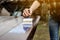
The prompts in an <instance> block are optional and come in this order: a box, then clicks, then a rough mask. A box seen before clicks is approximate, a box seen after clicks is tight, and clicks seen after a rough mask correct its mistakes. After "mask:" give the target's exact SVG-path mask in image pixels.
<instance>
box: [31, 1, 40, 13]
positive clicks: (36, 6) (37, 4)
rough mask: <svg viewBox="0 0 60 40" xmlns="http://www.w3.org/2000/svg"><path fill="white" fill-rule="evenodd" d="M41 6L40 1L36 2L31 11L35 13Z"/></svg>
mask: <svg viewBox="0 0 60 40" xmlns="http://www.w3.org/2000/svg"><path fill="white" fill-rule="evenodd" d="M39 6H40V3H39V2H38V1H34V2H33V4H32V6H31V7H30V10H31V11H32V12H33V11H34V10H36V9H37V8H38V7H39Z"/></svg>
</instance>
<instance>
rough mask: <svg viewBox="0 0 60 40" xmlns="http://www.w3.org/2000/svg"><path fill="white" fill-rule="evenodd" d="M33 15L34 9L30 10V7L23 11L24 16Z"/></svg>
mask: <svg viewBox="0 0 60 40" xmlns="http://www.w3.org/2000/svg"><path fill="white" fill-rule="evenodd" d="M31 15H32V11H31V10H29V9H28V8H26V9H24V11H23V17H29V16H31Z"/></svg>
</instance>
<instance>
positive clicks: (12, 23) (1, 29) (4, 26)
mask: <svg viewBox="0 0 60 40" xmlns="http://www.w3.org/2000/svg"><path fill="white" fill-rule="evenodd" d="M2 19H5V18H3V17H2ZM20 23H22V17H19V18H16V19H15V18H13V19H11V20H7V21H2V22H1V23H0V36H2V35H3V34H5V33H7V32H8V31H9V30H11V29H12V28H14V27H16V26H17V25H19V24H20Z"/></svg>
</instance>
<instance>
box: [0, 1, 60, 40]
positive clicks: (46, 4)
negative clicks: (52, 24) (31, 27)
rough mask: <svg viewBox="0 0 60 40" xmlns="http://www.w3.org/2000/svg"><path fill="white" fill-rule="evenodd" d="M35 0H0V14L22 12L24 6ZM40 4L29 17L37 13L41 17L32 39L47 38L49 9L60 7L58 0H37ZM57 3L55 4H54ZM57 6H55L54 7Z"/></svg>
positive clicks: (8, 14)
mask: <svg viewBox="0 0 60 40" xmlns="http://www.w3.org/2000/svg"><path fill="white" fill-rule="evenodd" d="M34 1H35V0H1V1H0V16H13V14H14V12H15V11H21V12H23V10H24V8H29V7H30V6H31V5H32V3H33V2H34ZM38 1H39V2H40V3H41V6H40V7H39V8H38V9H37V10H35V11H34V13H33V14H32V16H31V17H33V18H35V17H36V16H37V15H39V16H40V17H41V19H40V22H39V23H38V26H37V28H36V32H35V35H34V38H33V40H49V39H50V38H49V27H48V20H49V17H50V12H51V11H52V10H51V9H53V10H55V11H57V10H59V8H60V0H38ZM56 4H57V5H56ZM56 6H57V7H56Z"/></svg>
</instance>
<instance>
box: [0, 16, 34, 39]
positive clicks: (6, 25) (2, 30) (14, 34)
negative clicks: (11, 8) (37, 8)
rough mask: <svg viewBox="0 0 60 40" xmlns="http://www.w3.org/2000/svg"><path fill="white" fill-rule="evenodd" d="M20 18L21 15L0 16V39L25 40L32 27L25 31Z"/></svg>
mask: <svg viewBox="0 0 60 40" xmlns="http://www.w3.org/2000/svg"><path fill="white" fill-rule="evenodd" d="M22 20H23V18H22V17H18V18H14V17H13V16H11V17H7V16H2V17H0V40H26V39H27V38H28V36H29V34H30V32H31V30H32V28H33V27H31V28H30V29H29V30H28V31H25V30H24V29H23V26H22Z"/></svg>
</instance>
